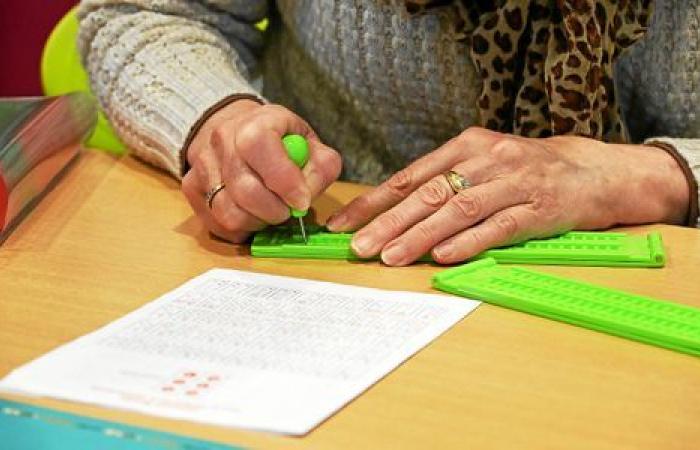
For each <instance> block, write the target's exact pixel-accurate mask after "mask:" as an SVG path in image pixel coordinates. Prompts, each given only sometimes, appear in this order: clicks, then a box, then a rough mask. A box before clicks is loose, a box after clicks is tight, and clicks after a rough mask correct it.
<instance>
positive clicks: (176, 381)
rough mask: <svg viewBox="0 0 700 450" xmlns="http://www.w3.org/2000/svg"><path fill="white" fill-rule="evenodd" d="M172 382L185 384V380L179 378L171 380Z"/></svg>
mask: <svg viewBox="0 0 700 450" xmlns="http://www.w3.org/2000/svg"><path fill="white" fill-rule="evenodd" d="M173 383H175V384H185V380H179V379H178V380H175V381H173Z"/></svg>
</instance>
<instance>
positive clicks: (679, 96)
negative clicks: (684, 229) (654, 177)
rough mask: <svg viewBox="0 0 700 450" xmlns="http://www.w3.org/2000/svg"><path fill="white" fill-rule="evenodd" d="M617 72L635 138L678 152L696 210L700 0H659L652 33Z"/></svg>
mask: <svg viewBox="0 0 700 450" xmlns="http://www.w3.org/2000/svg"><path fill="white" fill-rule="evenodd" d="M616 75H617V76H616V78H617V81H618V84H619V85H620V87H621V89H620V93H621V95H622V96H623V98H622V104H624V105H625V109H626V110H625V111H624V112H625V118H626V119H627V122H628V124H629V126H630V131H631V134H632V136H633V137H634V139H635V141H638V142H646V143H652V144H659V143H661V144H665V145H666V146H671V147H672V148H673V149H675V150H676V152H677V154H678V155H679V156H680V158H678V159H679V162H680V163H685V166H686V167H684V169H689V170H685V172H686V173H687V174H688V175H689V177H688V178H689V179H688V181H689V185H690V189H691V201H694V204H693V205H691V210H692V209H693V208H698V207H700V205H698V204H697V199H698V198H699V197H698V196H700V192H698V186H700V101H698V100H699V99H700V0H678V1H659V2H657V3H656V11H655V13H654V17H653V21H652V24H651V27H650V29H649V32H648V33H647V35H646V36H645V38H644V40H643V41H642V42H641V43H640V45H637V46H635V47H633V49H632V51H631V52H630V53H629V54H627V55H625V56H624V57H623V58H622V59H621V61H620V63H619V64H618V67H617V73H616ZM695 194H697V195H695ZM695 211H697V209H695ZM696 225H697V226H698V227H700V221H699V222H698V223H697V224H696Z"/></svg>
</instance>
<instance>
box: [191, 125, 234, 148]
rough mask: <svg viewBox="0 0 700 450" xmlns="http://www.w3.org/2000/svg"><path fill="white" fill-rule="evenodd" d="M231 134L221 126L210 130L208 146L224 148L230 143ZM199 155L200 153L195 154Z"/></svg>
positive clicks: (226, 128)
mask: <svg viewBox="0 0 700 450" xmlns="http://www.w3.org/2000/svg"><path fill="white" fill-rule="evenodd" d="M231 141H232V139H231V132H230V130H229V128H228V127H226V126H223V124H222V125H218V126H216V127H215V128H214V129H213V130H211V135H210V136H209V144H210V145H211V146H212V147H215V148H222V147H225V146H226V144H227V143H228V142H231ZM197 153H201V152H197Z"/></svg>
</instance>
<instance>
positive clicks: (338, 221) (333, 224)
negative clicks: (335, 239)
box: [326, 213, 348, 231]
mask: <svg viewBox="0 0 700 450" xmlns="http://www.w3.org/2000/svg"><path fill="white" fill-rule="evenodd" d="M347 222H348V218H347V216H346V215H345V214H343V213H335V214H333V215H332V216H330V217H329V218H328V220H327V221H326V228H328V229H329V230H331V231H339V230H340V229H341V228H343V227H344V226H345V225H347Z"/></svg>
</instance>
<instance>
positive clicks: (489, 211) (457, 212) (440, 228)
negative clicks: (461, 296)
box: [381, 179, 526, 266]
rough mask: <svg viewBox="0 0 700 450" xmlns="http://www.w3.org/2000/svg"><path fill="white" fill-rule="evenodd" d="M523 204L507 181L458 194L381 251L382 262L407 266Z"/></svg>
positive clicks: (519, 196)
mask: <svg viewBox="0 0 700 450" xmlns="http://www.w3.org/2000/svg"><path fill="white" fill-rule="evenodd" d="M525 201H526V198H524V195H523V194H522V193H521V191H520V190H519V189H517V186H515V185H514V184H513V183H512V182H511V181H509V180H508V179H505V180H504V179H498V180H494V181H491V182H489V183H485V184H481V185H478V186H474V187H472V188H468V189H465V190H463V191H460V192H459V193H458V194H457V195H455V196H454V197H452V198H451V199H450V201H448V202H447V203H446V204H445V206H443V207H442V208H440V210H438V211H437V212H436V213H435V214H433V215H431V216H430V217H428V218H427V219H425V220H424V221H422V222H420V223H418V224H416V225H414V226H413V227H411V229H409V230H408V231H406V232H405V233H403V234H402V235H401V236H399V237H398V238H396V239H394V240H393V241H391V242H389V243H388V244H387V245H386V246H385V247H384V248H383V249H382V254H381V255H382V261H384V263H386V264H388V265H391V266H401V265H405V264H409V263H411V262H413V261H415V260H416V259H418V258H420V257H421V256H423V255H424V254H425V253H427V252H428V251H430V249H432V248H433V247H434V246H436V245H437V244H439V243H440V242H442V241H444V240H445V239H447V238H449V237H450V236H452V235H454V234H456V233H458V232H460V231H461V230H464V229H465V228H468V227H471V226H472V225H474V224H475V223H478V222H481V221H482V220H484V219H486V218H487V217H489V216H491V215H493V214H495V213H496V212H498V211H500V210H502V209H505V208H508V207H510V206H514V205H517V204H519V203H523V202H525Z"/></svg>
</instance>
